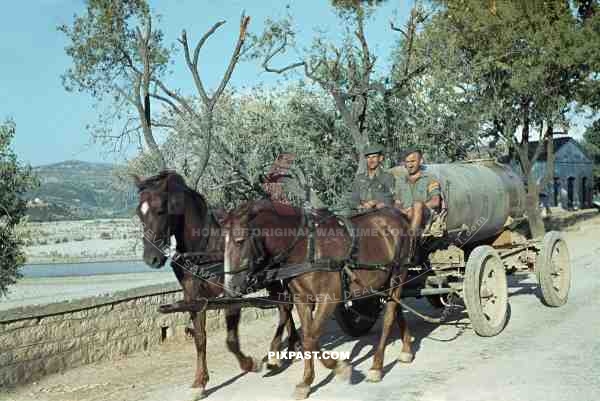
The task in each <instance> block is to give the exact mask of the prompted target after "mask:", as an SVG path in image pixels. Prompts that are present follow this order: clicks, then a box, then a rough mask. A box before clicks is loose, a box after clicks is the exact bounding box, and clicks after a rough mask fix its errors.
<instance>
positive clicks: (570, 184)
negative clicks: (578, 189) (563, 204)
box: [567, 177, 575, 209]
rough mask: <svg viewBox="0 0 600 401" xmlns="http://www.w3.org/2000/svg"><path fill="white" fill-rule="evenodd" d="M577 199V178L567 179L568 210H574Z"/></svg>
mask: <svg viewBox="0 0 600 401" xmlns="http://www.w3.org/2000/svg"><path fill="white" fill-rule="evenodd" d="M574 197H575V177H569V178H567V209H573V199H574Z"/></svg>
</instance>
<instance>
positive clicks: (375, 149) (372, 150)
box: [363, 145, 384, 156]
mask: <svg viewBox="0 0 600 401" xmlns="http://www.w3.org/2000/svg"><path fill="white" fill-rule="evenodd" d="M383 152H384V149H383V146H381V145H369V146H367V148H366V149H365V151H364V153H363V155H364V156H369V155H373V154H376V153H379V154H383Z"/></svg>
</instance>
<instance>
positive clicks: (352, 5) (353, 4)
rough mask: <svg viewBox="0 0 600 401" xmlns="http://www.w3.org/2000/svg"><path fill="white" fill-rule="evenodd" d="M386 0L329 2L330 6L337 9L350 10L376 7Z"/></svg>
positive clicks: (332, 0)
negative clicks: (366, 6)
mask: <svg viewBox="0 0 600 401" xmlns="http://www.w3.org/2000/svg"><path fill="white" fill-rule="evenodd" d="M386 1H387V0H331V5H332V6H334V7H335V8H338V9H345V10H351V9H356V8H359V7H361V6H365V5H368V6H378V5H380V4H383V3H385V2H386Z"/></svg>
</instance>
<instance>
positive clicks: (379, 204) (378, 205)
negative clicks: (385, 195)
mask: <svg viewBox="0 0 600 401" xmlns="http://www.w3.org/2000/svg"><path fill="white" fill-rule="evenodd" d="M375 207H376V208H377V209H381V208H382V207H385V203H383V202H379V203H378V204H376V205H375Z"/></svg>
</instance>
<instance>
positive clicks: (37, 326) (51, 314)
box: [0, 288, 273, 388]
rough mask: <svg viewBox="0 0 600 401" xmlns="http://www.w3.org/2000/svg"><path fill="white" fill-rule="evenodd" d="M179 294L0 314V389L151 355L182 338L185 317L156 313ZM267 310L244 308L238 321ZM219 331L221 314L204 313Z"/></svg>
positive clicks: (165, 291) (141, 295) (152, 293)
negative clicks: (144, 352) (136, 354)
mask: <svg viewBox="0 0 600 401" xmlns="http://www.w3.org/2000/svg"><path fill="white" fill-rule="evenodd" d="M181 298H182V295H181V291H179V290H175V289H164V288H163V289H162V290H161V291H156V288H154V289H149V290H146V291H141V292H140V290H139V289H138V290H136V291H135V292H134V293H133V294H132V292H131V291H130V292H124V293H120V294H118V295H113V296H109V297H95V298H88V299H85V300H81V301H75V302H67V303H61V304H55V305H50V306H45V307H40V308H26V309H25V310H20V311H13V312H12V313H8V314H7V313H6V312H3V313H2V315H0V388H2V387H11V386H14V385H17V384H21V383H26V382H29V381H32V380H36V379H38V378H40V377H41V376H44V375H47V374H51V373H56V372H61V371H63V370H65V369H70V368H73V367H76V366H80V365H83V364H88V363H92V362H96V361H101V360H106V359H111V358H114V357H120V356H122V355H126V354H130V353H132V352H136V351H140V350H151V349H153V348H156V347H157V346H158V345H159V344H161V343H162V342H164V341H169V340H171V339H173V338H175V337H184V336H185V327H186V326H187V325H188V322H189V315H188V314H187V313H174V314H168V315H165V314H161V313H159V312H158V311H157V309H158V306H159V305H160V304H163V303H172V302H175V301H177V300H180V299H181ZM272 314H273V311H269V310H267V311H260V310H253V309H248V310H245V311H244V313H242V316H243V320H245V321H248V320H254V319H258V318H261V317H263V316H266V315H272ZM223 326H224V319H223V316H222V312H221V311H215V310H211V311H208V312H207V331H213V330H215V329H217V328H220V327H223Z"/></svg>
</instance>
